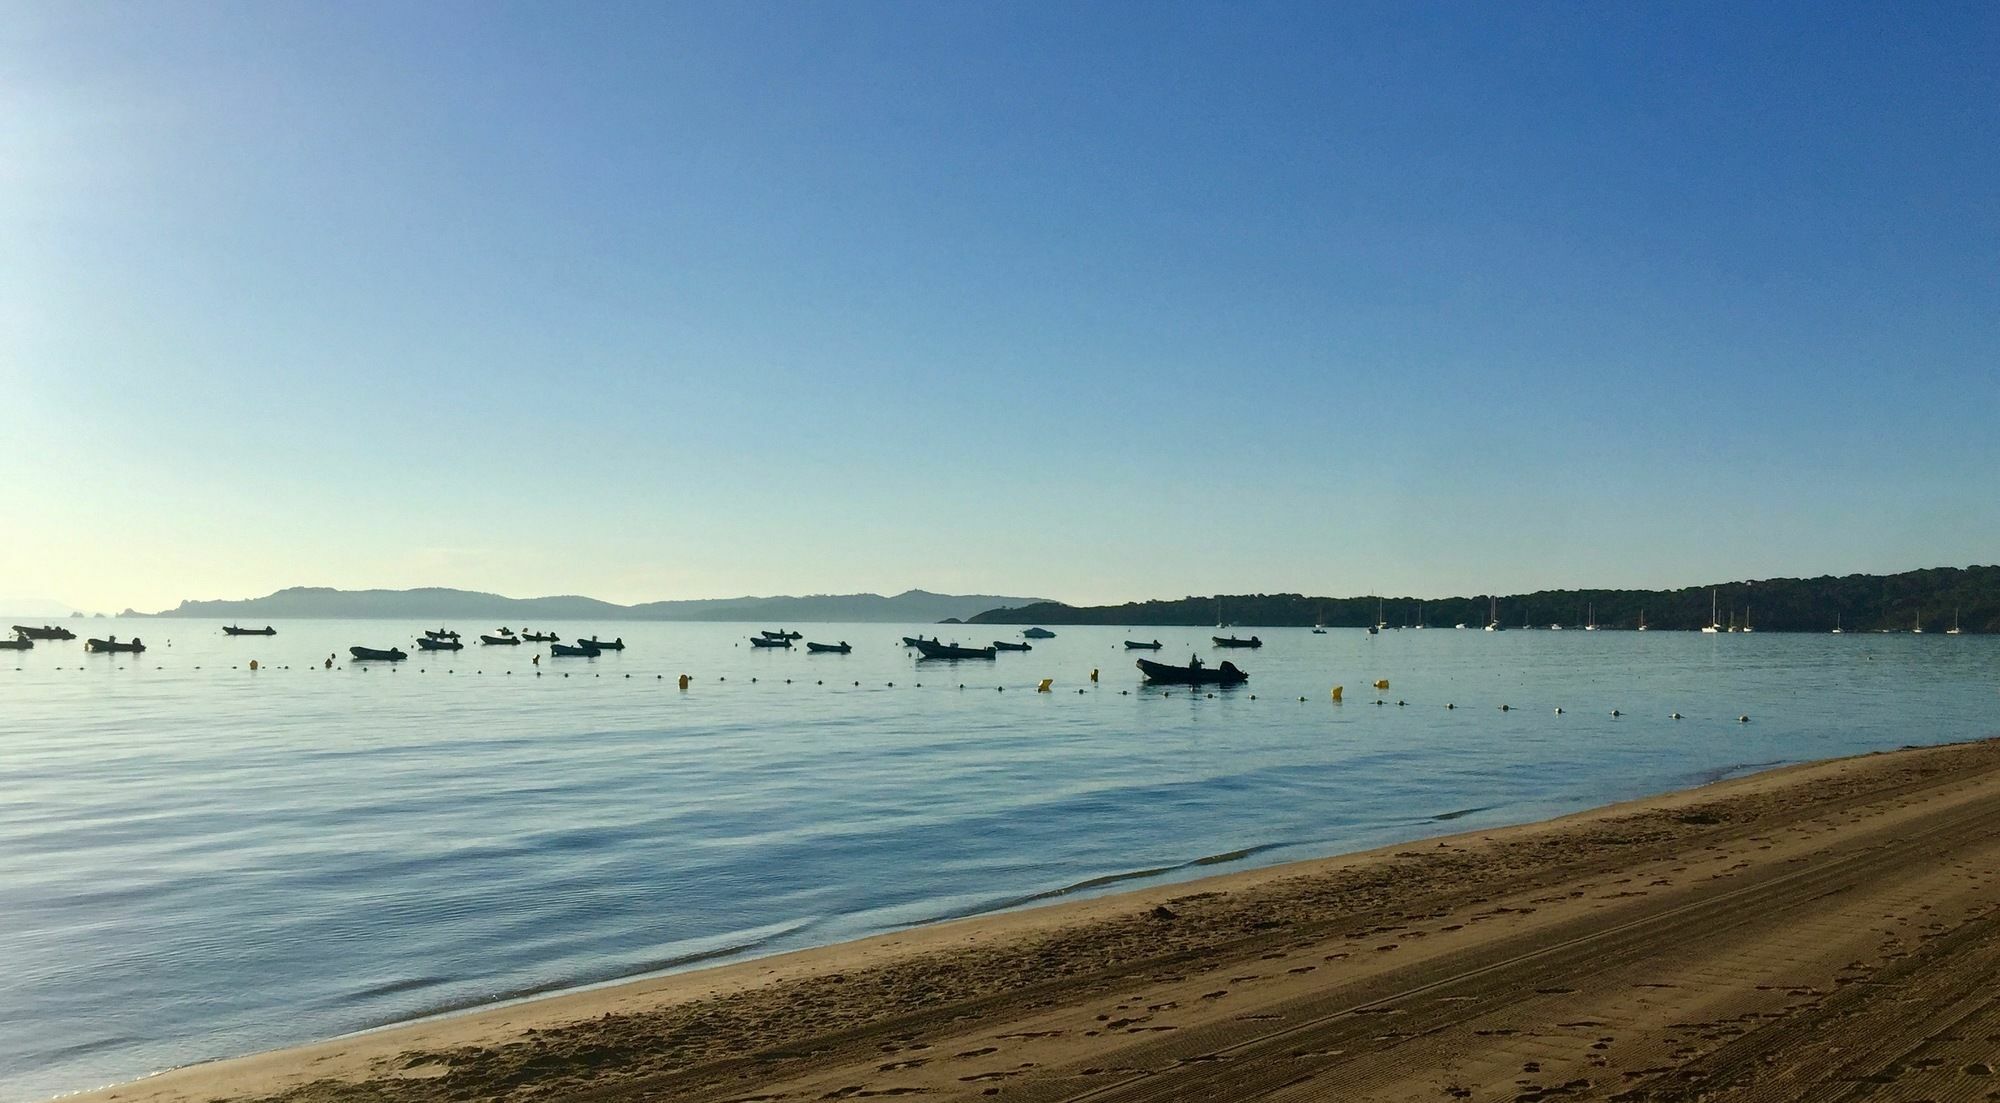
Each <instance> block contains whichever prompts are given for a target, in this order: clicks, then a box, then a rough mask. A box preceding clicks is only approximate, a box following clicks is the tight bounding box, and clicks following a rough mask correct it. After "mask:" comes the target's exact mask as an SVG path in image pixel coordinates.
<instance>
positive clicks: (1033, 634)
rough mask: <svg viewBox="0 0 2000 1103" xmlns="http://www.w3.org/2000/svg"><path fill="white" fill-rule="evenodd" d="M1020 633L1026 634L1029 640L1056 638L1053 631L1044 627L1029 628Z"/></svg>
mask: <svg viewBox="0 0 2000 1103" xmlns="http://www.w3.org/2000/svg"><path fill="white" fill-rule="evenodd" d="M1021 635H1023V636H1026V637H1027V638H1029V639H1031V640H1052V639H1055V638H1056V634H1055V633H1054V632H1051V631H1049V630H1048V629H1046V628H1030V629H1028V630H1027V631H1025V632H1023V633H1021Z"/></svg>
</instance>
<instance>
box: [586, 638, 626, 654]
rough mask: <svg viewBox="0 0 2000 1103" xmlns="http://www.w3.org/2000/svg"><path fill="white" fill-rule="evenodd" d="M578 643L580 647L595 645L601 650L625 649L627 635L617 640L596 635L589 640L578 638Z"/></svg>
mask: <svg viewBox="0 0 2000 1103" xmlns="http://www.w3.org/2000/svg"><path fill="white" fill-rule="evenodd" d="M576 643H577V646H579V647H594V648H596V649H597V650H599V651H623V650H625V637H623V636H620V637H618V638H617V639H615V640H600V639H598V638H597V637H596V636H592V637H590V638H589V639H587V640H578V641H576Z"/></svg>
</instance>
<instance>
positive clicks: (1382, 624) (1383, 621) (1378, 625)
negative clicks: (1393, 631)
mask: <svg viewBox="0 0 2000 1103" xmlns="http://www.w3.org/2000/svg"><path fill="white" fill-rule="evenodd" d="M1387 627H1389V619H1388V618H1387V617H1384V616H1383V615H1382V599H1381V598H1379V597H1378V598H1376V599H1375V630H1376V631H1379V630H1381V629H1384V628H1387Z"/></svg>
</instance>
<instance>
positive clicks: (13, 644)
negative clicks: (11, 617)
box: [0, 636, 35, 651]
mask: <svg viewBox="0 0 2000 1103" xmlns="http://www.w3.org/2000/svg"><path fill="white" fill-rule="evenodd" d="M34 649H35V641H34V640H31V639H29V638H28V637H26V636H15V637H14V638H13V639H11V640H0V651H32V650H34Z"/></svg>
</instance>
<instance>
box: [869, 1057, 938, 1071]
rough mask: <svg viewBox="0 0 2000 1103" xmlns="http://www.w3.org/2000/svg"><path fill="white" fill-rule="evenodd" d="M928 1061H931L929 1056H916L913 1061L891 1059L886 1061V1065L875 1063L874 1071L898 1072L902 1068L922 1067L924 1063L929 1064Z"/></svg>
mask: <svg viewBox="0 0 2000 1103" xmlns="http://www.w3.org/2000/svg"><path fill="white" fill-rule="evenodd" d="M930 1063H931V1059H930V1058H928V1057H919V1058H917V1059H916V1060H914V1061H891V1062H889V1063H888V1064H886V1065H877V1066H875V1071H876V1072H899V1071H901V1070H903V1069H916V1068H922V1067H924V1066H925V1065H928V1064H930Z"/></svg>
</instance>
